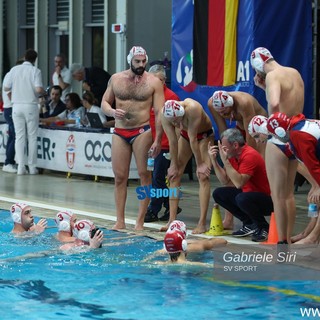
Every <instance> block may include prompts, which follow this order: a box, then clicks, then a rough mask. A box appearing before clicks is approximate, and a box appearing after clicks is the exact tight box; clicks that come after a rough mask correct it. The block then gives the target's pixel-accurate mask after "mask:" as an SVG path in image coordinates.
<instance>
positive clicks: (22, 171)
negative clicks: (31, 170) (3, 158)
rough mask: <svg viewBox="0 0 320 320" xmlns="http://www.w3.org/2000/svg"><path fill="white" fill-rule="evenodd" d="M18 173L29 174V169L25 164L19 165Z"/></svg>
mask: <svg viewBox="0 0 320 320" xmlns="http://www.w3.org/2000/svg"><path fill="white" fill-rule="evenodd" d="M17 174H18V175H23V174H27V170H26V167H25V166H19V165H18V171H17Z"/></svg>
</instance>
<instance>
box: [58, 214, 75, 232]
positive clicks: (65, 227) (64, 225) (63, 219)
mask: <svg viewBox="0 0 320 320" xmlns="http://www.w3.org/2000/svg"><path fill="white" fill-rule="evenodd" d="M72 215H73V213H72V212H70V211H60V212H58V213H57V214H56V218H55V219H54V221H55V223H56V225H57V227H58V230H59V231H71V225H70V221H71V218H72Z"/></svg>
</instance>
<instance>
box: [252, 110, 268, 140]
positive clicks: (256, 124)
mask: <svg viewBox="0 0 320 320" xmlns="http://www.w3.org/2000/svg"><path fill="white" fill-rule="evenodd" d="M267 122H268V118H267V117H265V116H260V115H259V116H254V117H253V118H252V119H251V120H250V123H249V126H248V132H249V134H250V136H253V135H254V134H255V133H262V134H266V135H268V129H267Z"/></svg>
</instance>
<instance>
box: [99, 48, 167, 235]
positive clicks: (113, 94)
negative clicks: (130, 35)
mask: <svg viewBox="0 0 320 320" xmlns="http://www.w3.org/2000/svg"><path fill="white" fill-rule="evenodd" d="M127 61H128V64H129V65H130V68H129V69H127V70H125V71H122V72H119V73H116V74H114V75H112V77H111V79H110V82H109V85H108V88H107V90H106V92H105V94H104V96H103V101H102V110H103V112H104V113H105V114H106V115H108V116H111V117H114V118H115V120H116V121H115V129H114V134H113V137H112V169H113V172H114V175H115V193H114V194H115V202H116V210H117V222H116V224H115V225H114V227H113V228H114V229H124V228H125V227H126V225H125V204H126V198H127V182H128V176H129V168H130V162H131V157H132V153H133V154H134V157H135V160H136V164H137V169H138V173H139V176H140V181H141V185H142V186H149V185H151V175H150V172H148V171H147V154H148V151H149V150H150V151H151V154H152V156H153V157H155V156H157V155H158V154H159V153H160V148H161V146H160V144H161V135H162V127H161V123H160V121H159V120H160V119H159V116H158V114H159V110H160V108H162V106H163V104H164V94H163V86H162V84H161V82H160V81H159V79H157V78H156V77H154V76H153V75H151V74H149V73H148V72H145V68H146V64H147V62H148V56H147V54H146V51H145V50H144V49H143V48H142V47H139V46H134V47H133V48H131V50H130V52H129V54H128V57H127ZM114 102H116V109H112V105H113V103H114ZM152 106H153V107H154V112H155V117H156V120H155V121H156V137H155V139H154V142H153V143H152V135H151V130H150V125H149V119H150V109H151V107H152ZM120 159H121V161H119V160H120ZM148 203H149V198H146V199H144V200H141V201H140V205H139V213H138V218H137V220H136V226H135V229H136V230H142V229H143V223H144V217H145V214H146V212H147V207H148Z"/></svg>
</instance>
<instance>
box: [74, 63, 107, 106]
mask: <svg viewBox="0 0 320 320" xmlns="http://www.w3.org/2000/svg"><path fill="white" fill-rule="evenodd" d="M70 70H71V73H72V77H73V79H75V80H77V81H82V90H83V91H90V92H92V93H93V95H94V97H95V98H96V99H97V101H98V102H97V104H98V106H99V107H100V106H101V101H102V97H103V94H104V92H105V91H106V89H107V86H108V83H109V80H110V77H111V76H110V74H109V73H108V72H107V71H105V70H103V69H102V68H99V67H91V68H85V67H84V66H82V65H81V64H79V63H73V64H72V65H71V68H70Z"/></svg>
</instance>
